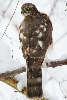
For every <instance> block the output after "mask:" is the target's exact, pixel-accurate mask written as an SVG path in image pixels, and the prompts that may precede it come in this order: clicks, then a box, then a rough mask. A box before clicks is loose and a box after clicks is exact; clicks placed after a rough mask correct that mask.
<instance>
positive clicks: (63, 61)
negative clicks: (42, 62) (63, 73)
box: [46, 59, 67, 68]
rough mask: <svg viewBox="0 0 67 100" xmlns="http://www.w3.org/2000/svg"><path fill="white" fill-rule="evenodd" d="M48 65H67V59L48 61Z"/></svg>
mask: <svg viewBox="0 0 67 100" xmlns="http://www.w3.org/2000/svg"><path fill="white" fill-rule="evenodd" d="M46 65H47V66H48V67H53V68H54V67H57V66H62V65H67V59H65V60H61V61H60V60H59V61H51V62H46Z"/></svg>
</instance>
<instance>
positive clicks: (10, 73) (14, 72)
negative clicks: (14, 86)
mask: <svg viewBox="0 0 67 100" xmlns="http://www.w3.org/2000/svg"><path fill="white" fill-rule="evenodd" d="M22 72H26V68H25V67H22V68H19V69H16V70H13V71H9V72H5V73H1V74H0V78H8V77H13V76H15V75H17V74H20V73H22Z"/></svg>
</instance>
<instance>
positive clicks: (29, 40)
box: [19, 3, 53, 98]
mask: <svg viewBox="0 0 67 100" xmlns="http://www.w3.org/2000/svg"><path fill="white" fill-rule="evenodd" d="M21 14H22V15H23V16H24V20H23V21H22V22H21V24H20V26H19V30H20V33H19V40H20V42H21V44H22V45H21V47H22V52H23V56H24V58H25V59H26V63H27V96H28V97H30V98H32V97H42V95H43V90H42V68H41V66H42V63H43V61H44V58H45V54H46V52H47V49H48V48H49V46H50V45H51V44H52V43H53V41H52V30H53V26H52V22H51V20H50V18H49V16H48V15H47V14H45V13H41V12H39V11H38V9H37V8H36V6H35V5H34V4H32V3H24V4H23V5H22V6H21Z"/></svg>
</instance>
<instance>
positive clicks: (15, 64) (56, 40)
mask: <svg viewBox="0 0 67 100" xmlns="http://www.w3.org/2000/svg"><path fill="white" fill-rule="evenodd" d="M26 2H27V3H28V2H30V3H33V4H35V5H36V7H37V8H38V10H39V11H40V12H43V13H46V14H47V15H48V16H49V17H50V19H51V21H52V25H53V33H52V37H53V48H52V49H51V52H50V53H48V51H47V54H46V55H47V57H48V58H49V59H50V60H56V59H60V60H61V59H64V58H67V0H19V1H18V0H6V1H5V0H0V73H2V72H6V71H10V70H14V69H17V68H20V67H22V66H26V61H25V59H24V57H23V53H22V51H21V44H20V41H19V26H20V24H21V22H22V20H23V19H24V17H23V15H21V6H22V4H24V3H26ZM17 3H18V4H17ZM15 9H16V10H15ZM14 12H15V13H14ZM13 14H14V16H13ZM12 16H13V17H12ZM11 18H12V19H11ZM10 20H11V22H10ZM9 22H10V23H9ZM8 24H9V25H8ZM7 25H8V28H7ZM6 28H7V30H6ZM63 69H64V70H63ZM63 69H62V68H60V67H59V69H58V68H57V69H52V68H51V69H50V68H48V69H47V71H46V72H45V71H44V70H43V71H44V73H46V74H45V76H44V77H43V78H45V79H46V77H47V80H48V79H50V78H49V77H50V76H51V77H53V76H52V75H54V79H56V78H57V79H58V80H60V77H61V76H62V73H67V72H66V71H65V70H66V69H67V68H65V66H63ZM48 73H49V75H48ZM59 73H60V74H59ZM58 76H59V77H58ZM62 77H64V78H66V77H67V74H64V76H62ZM66 79H67V78H66ZM43 80H44V79H43ZM61 80H62V78H61ZM55 81H56V80H55ZM55 81H50V82H55ZM43 84H44V83H43ZM49 84H54V83H48V85H47V88H46V91H48V96H47V97H48V98H49V100H66V99H65V98H64V95H65V96H67V94H64V95H63V93H61V92H57V95H56V97H55V96H54V97H55V98H56V99H55V98H54V97H53V95H54V94H51V96H50V92H49V89H48V88H49V86H50V85H49ZM58 84H59V83H58ZM65 84H66V83H65ZM63 86H66V85H63ZM66 87H67V86H66ZM44 88H45V87H44ZM58 88H59V87H58ZM58 88H57V89H58ZM5 89H6V90H7V94H6V95H5V92H6V91H5ZM51 89H52V88H51ZM2 90H3V91H2ZM55 90H56V89H55ZM8 91H9V93H8ZM12 91H13V90H11V87H10V88H9V86H8V87H7V86H6V85H5V84H4V83H2V82H1V83H0V100H12V99H13V100H22V99H21V98H23V96H22V94H20V93H16V94H15V93H14V92H12ZM58 91H60V90H58ZM46 93H47V92H46ZM51 93H52V92H51ZM64 93H65V92H64ZM58 94H60V96H58ZM61 94H62V96H61ZM3 95H4V96H3ZM10 95H12V96H13V97H14V98H12V96H10ZM50 97H51V98H50ZM23 100H26V97H25V98H24V99H23Z"/></svg>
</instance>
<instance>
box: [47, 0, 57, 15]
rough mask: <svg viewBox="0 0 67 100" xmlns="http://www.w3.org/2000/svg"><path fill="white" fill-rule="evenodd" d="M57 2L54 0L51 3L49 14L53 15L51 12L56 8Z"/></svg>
mask: <svg viewBox="0 0 67 100" xmlns="http://www.w3.org/2000/svg"><path fill="white" fill-rule="evenodd" d="M57 2H58V0H54V3H53V6H52V8H51V11H50V13H49V16H52V15H53V12H54V10H55V8H56V5H57Z"/></svg>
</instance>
